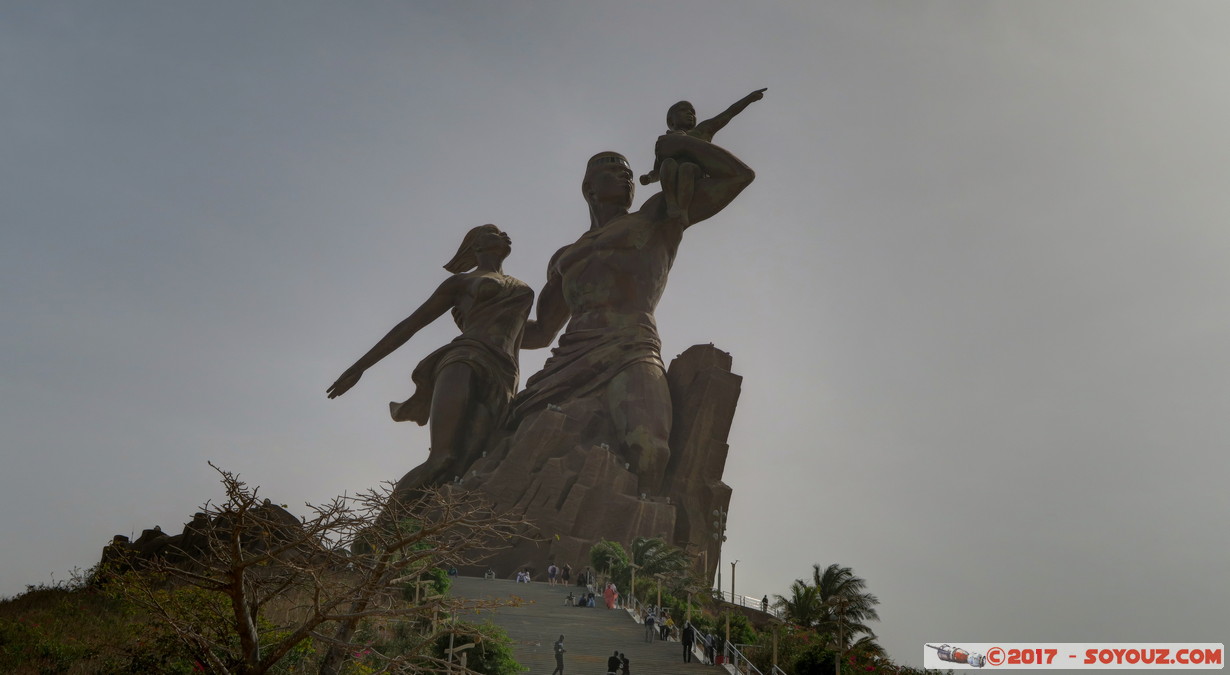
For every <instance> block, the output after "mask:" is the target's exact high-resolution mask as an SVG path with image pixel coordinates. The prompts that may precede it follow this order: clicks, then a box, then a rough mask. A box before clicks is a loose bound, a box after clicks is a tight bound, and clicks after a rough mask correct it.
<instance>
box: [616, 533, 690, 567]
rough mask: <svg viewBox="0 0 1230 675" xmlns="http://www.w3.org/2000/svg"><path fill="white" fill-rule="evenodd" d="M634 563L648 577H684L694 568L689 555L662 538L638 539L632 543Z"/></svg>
mask: <svg viewBox="0 0 1230 675" xmlns="http://www.w3.org/2000/svg"><path fill="white" fill-rule="evenodd" d="M631 558H632V562H633V563H634V564H635V565H636V566H637V569H639V570H641V574H644V575H645V576H646V577H649V576H652V575H654V574H671V575H683V574H684V573H686V572H687V571H688V568H690V567H691V566H692V561H691V560H689V559H688V554H687V552H686V551H684V550H683V549H681V548H679V547H678V546H672V545H670V544H668V543H666V541H665V540H663V539H662V538H660V537H637V538H636V539H635V540H633V541H632V555H631Z"/></svg>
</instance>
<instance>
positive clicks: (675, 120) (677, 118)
mask: <svg viewBox="0 0 1230 675" xmlns="http://www.w3.org/2000/svg"><path fill="white" fill-rule="evenodd" d="M694 126H696V108H693V107H692V104H691V103H688V102H687V101H680V102H678V103H676V104H675V105H673V106H671V107H670V109H669V110H667V111H666V128H667V129H670V130H671V131H691V130H692V127H694Z"/></svg>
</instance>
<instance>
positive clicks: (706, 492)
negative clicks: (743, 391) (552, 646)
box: [462, 345, 742, 578]
mask: <svg viewBox="0 0 1230 675" xmlns="http://www.w3.org/2000/svg"><path fill="white" fill-rule="evenodd" d="M731 363H732V361H731V357H730V355H729V354H727V353H725V352H723V351H721V350H719V349H717V348H715V347H714V346H713V345H696V346H694V347H691V348H689V349H688V350H687V351H685V352H684V353H683V354H681V355H680V356H679V357H678V358H676V359H675V360H674V361H672V362H671V365H670V368H669V369H668V370H667V379H668V382H669V384H670V388H671V399H672V406H673V409H674V420H673V427H672V433H671V459H670V461H669V463H668V464H667V472H666V481H665V486H666V489H665V494H664V495H662V496H657V497H651V496H649V495H645V494H641V493H639V492H638V490H637V477H636V474H635V473H633V472H632V471H631V470H630V466H629V465H628V463H627V462H626V461H625V460H624V459H623V458H621V457H620V456H619V454H618V453H617V450H616V448H613V447H612V444H611V443H609V442H608V439H610V438H611V432H610V426H611V425H610V423H609V421H608V419H607V414H606V412H605V410H604V408H603V406H602V405H601V403H600V401H599V400H598V399H597V398H582V399H577V400H574V401H570V402H568V403H566V404H564V405H562V406H551V407H549V408H547V409H544V410H540V411H537V412H535V413H532V414H531V415H529V416H527V417H526V418H525V419H524V420H523V421H522V422H521V424H520V425H518V427H517V430H516V431H515V432H514V433H513V434H512V435H510V436H508V437H505V438H503V439H500V440H499V441H497V442H496V443H495V445H494V446H493V448H492V449H491V450H490V451H488V452H487V453H486V455H485V456H484V457H483V458H482V459H480V460H478V461H477V462H475V463H474V465H473V466H471V467H470V468H469V469H468V470H467V471H466V475H465V477H464V478H463V480H462V487H463V488H464V489H467V490H476V491H479V492H481V493H483V496H484V498H485V499H487V500H488V501H490V502H492V503H493V504H494V507H495V508H496V509H497V510H500V511H507V512H512V513H516V514H518V515H523V516H525V518H526V519H527V520H529V521H530V522H532V523H534V524H535V526H537V528H538V529H539V532H540V533H541V535H542V539H541V540H540V541H537V542H533V541H525V542H520V543H518V544H517V545H516V546H514V547H513V548H511V549H506V550H503V551H500V552H498V553H496V555H495V556H494V557H493V558H491V559H490V560H488V561H487V562H486V563H484V566H483V568H482V569H477V568H476V569H474V570H468V571H470V572H473V573H475V574H481V573H482V572H484V571H485V570H486V569H491V570H493V571H494V572H495V573H496V575H497V576H499V577H507V578H511V577H513V576H514V575H515V574H516V571H517V570H519V569H523V568H530V569H532V570H539V571H541V570H544V569H545V568H546V567H547V565H548V564H549V563H551V562H554V563H556V564H559V565H561V566H562V565H564V564H570V565H572V566H573V567H575V568H578V569H580V568H582V567H584V566H585V565H586V564H588V562H589V549H590V547H592V546H593V545H594V544H596V543H598V542H599V541H602V540H604V539H605V540H609V541H617V542H620V543H621V544H623V545H624V546H625V548H626V547H628V546H629V545H630V544H631V542H632V541H633V540H634V539H636V538H637V537H660V538H662V539H664V540H666V541H667V542H670V543H672V544H674V545H675V546H679V547H680V548H683V549H685V550H688V551H690V552H691V553H693V554H694V555H695V559H696V564H697V567H696V571H697V572H698V573H700V574H703V575H705V576H707V577H712V575H713V572H714V571H715V570H714V565H715V564H716V562H717V560H718V553H719V548H720V542H718V541H717V540H715V539H714V538H713V527H712V518H711V517H710V514H711V513H712V512H713V510H715V509H723V510H725V509H726V508H727V507H728V506H729V504H730V494H731V491H730V488H729V487H728V486H727V485H726V484H725V483H723V482H722V471H723V469H724V467H725V464H726V454H727V451H728V449H729V446H728V445H727V444H726V439H727V436H728V435H729V432H730V425H731V421H732V419H733V417H734V410H735V405H736V403H737V402H738V397H739V389H740V384H741V382H742V378H741V377H740V376H738V375H735V374H734V373H732V372H731V371H730V367H731ZM704 551H708V552H709V553H708V554H707V555H703V556H702V555H701V553H702V552H704Z"/></svg>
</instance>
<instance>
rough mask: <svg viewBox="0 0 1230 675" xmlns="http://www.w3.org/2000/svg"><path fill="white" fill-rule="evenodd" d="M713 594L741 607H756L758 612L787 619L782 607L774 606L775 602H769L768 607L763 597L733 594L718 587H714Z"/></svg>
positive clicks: (723, 600)
mask: <svg viewBox="0 0 1230 675" xmlns="http://www.w3.org/2000/svg"><path fill="white" fill-rule="evenodd" d="M713 595H714V597H716V598H717V599H719V600H721V601H722V602H728V603H730V604H732V605H738V606H739V607H746V608H748V609H754V610H756V611H758V612H764V613H765V614H771V615H773V616H775V617H777V618H779V619H783V620H784V619H785V612H783V611H782V610H781V608H779V607H774V606H773V603H769V604H768V606H767V607H766V606H765V602H764V599H763V598H753V597H750V596H747V595H731V594H730V592H728V591H721V590H718V589H716V588H715V589H713Z"/></svg>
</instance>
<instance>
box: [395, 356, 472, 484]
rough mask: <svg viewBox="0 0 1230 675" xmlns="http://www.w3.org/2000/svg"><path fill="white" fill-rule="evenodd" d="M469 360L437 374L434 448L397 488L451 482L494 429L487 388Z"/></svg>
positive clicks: (433, 408)
mask: <svg viewBox="0 0 1230 675" xmlns="http://www.w3.org/2000/svg"><path fill="white" fill-rule="evenodd" d="M476 380H477V377H476V375H475V373H474V370H473V369H472V368H470V366H468V365H466V364H465V363H450V364H449V365H447V366H445V367H444V368H443V369H441V370H440V372H439V373H437V374H436V384H435V391H434V392H433V393H432V396H431V413H430V415H429V418H428V419H429V422H428V423H429V424H430V434H431V450H430V453H429V454H428V455H427V461H426V462H424V463H423V464H421V465H419V466H417V467H415V468H414V469H413V470H412V471H410V473H408V474H406V475H405V476H404V477H403V478H402V479H401V480H400V481H398V482H397V487H396V491H397V492H398V493H399V494H400V493H402V491H403V490H413V489H415V488H420V487H424V486H428V485H438V484H440V483H448V482H451V481H452V480H453V478H454V476H456V475H458V474H459V472H461V471H464V470H465V469H466V468H467V467H468V466H469V465H470V463H471V462H472V461H473V459H474V457H475V456H477V454H478V453H480V452H482V448H481V447H479V446H481V444H482V443H483V442H485V441H486V440H487V435H488V433H489V432H490V431H491V426H492V416H491V411H490V410H489V406H488V405H487V403H488V402H487V401H485V400H483V394H484V392H483V387H482V386H481V385H479V384H477V383H476Z"/></svg>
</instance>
